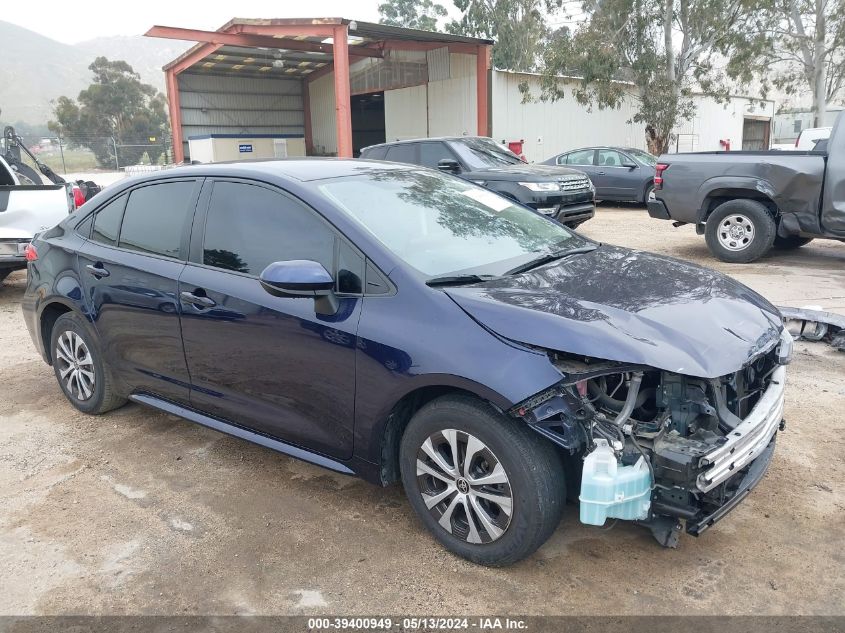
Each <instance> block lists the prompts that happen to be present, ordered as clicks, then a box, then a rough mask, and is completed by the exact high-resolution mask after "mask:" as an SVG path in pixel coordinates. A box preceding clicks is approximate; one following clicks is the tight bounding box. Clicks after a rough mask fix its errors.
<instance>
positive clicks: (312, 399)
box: [23, 159, 792, 565]
mask: <svg viewBox="0 0 845 633" xmlns="http://www.w3.org/2000/svg"><path fill="white" fill-rule="evenodd" d="M27 259H28V261H29V279H28V284H27V289H26V292H25V294H24V298H23V313H24V317H25V320H26V324H27V327H28V329H29V332H30V335H31V336H32V339H33V341H34V342H35V344H36V346H37V347H38V349H39V351H40V352H41V354H42V355H43V357H44V360H45V361H46V362H47V363H49V364H51V365H52V366H53V369H54V372H55V375H56V378H57V380H58V382H59V385H60V387H61V389H62V390H63V391H64V394H65V396H66V397H67V398H68V400H69V401H70V402H71V403H72V404H73V406H75V407H76V408H77V409H79V410H80V411H84V412H86V413H91V414H101V413H105V412H106V411H109V410H110V409H114V408H116V407H118V406H120V405H122V404H123V403H124V402H126V400H127V399H129V400H132V401H135V402H138V403H141V404H144V405H147V406H151V407H154V408H156V409H159V410H162V411H166V412H168V413H172V414H175V415H179V416H181V417H183V418H186V419H188V420H191V421H193V422H196V423H198V424H202V425H205V426H208V427H210V428H213V429H217V430H219V431H222V432H224V433H229V434H231V435H234V436H237V437H240V438H243V439H246V440H249V441H252V442H256V443H258V444H261V445H263V446H266V447H269V448H271V449H274V450H277V451H280V452H283V453H286V454H289V455H293V456H295V457H298V458H300V459H305V460H308V461H310V462H313V463H316V464H319V465H321V466H325V467H326V468H331V469H334V470H336V471H338V472H342V473H348V474H357V475H360V476H362V477H365V478H366V479H368V480H369V481H372V482H375V483H378V484H384V485H386V484H389V483H392V482H395V481H398V480H400V479H401V481H402V483H403V485H404V487H405V491H406V492H407V495H408V499H409V501H410V503H411V505H412V506H413V509H414V511H415V512H416V513H417V514H418V515H419V517H420V520H421V521H422V522H423V523H424V524H425V526H426V527H427V528H428V529H429V530H430V531H431V532H432V533H433V534H434V535H435V536H436V537H437V539H439V540H440V542H441V543H443V544H444V545H445V546H446V547H448V548H449V549H451V550H452V551H454V552H456V553H458V554H460V555H461V556H465V557H467V558H469V559H471V560H473V561H477V562H479V563H484V564H488V565H503V564H507V563H511V562H514V561H516V560H519V559H520V558H522V557H523V556H526V555H527V554H529V553H531V552H532V551H534V550H535V549H536V548H537V547H539V546H540V545H541V544H542V543H543V542H544V541H545V540H546V539H547V538H548V536H549V535H550V534H551V533H552V532H553V531H554V530H555V528H556V526H557V525H558V522H559V519H560V516H561V511H562V509H563V505H564V501H565V499H566V497H567V494H568V496H569V498H571V499H577V498H578V497H579V480H580V479H581V478H582V472H583V473H584V480H585V482H584V483H583V484H582V485H581V488H580V497H581V509H582V511H581V520H582V521H583V522H585V523H589V524H592V525H599V524H601V523H603V522H604V520H605V518H608V517H610V518H614V517H615V518H621V519H630V520H637V521H640V522H641V523H644V524H645V525H648V526H650V527H652V529H653V530H654V531H655V534H657V535H659V537H660V539H661V542H663V543H664V544H665V543H671V542H672V538H673V535H674V536H677V534H675V532H676V531H677V530H678V529H679V528H678V526H679V520H682V521H685V522H686V529H687V531H688V532H689V533H691V534H699V533H700V532H701V531H703V530H705V529H707V528H708V527H710V526H711V525H712V524H713V523H715V522H716V521H717V520H718V519H720V518H722V517H723V516H724V515H725V514H726V513H727V512H728V511H729V510H730V509H731V508H733V507H734V506H735V505H736V504H737V503H738V502H739V501H741V500H742V499H743V498H744V497H745V495H746V494H747V493H748V491H749V490H750V489H751V488H752V487H753V486H754V485H755V484H756V483H757V481H759V479H760V478H761V477H762V476H763V474H764V473H765V471H766V468H767V466H768V464H769V461H770V459H771V456H772V451H773V449H774V443H775V435H776V433H777V431H778V428H779V425H780V423H781V419H782V413H783V397H784V384H785V383H784V378H785V372H786V368H785V367H784V364H785V363H786V362H787V361H788V359H789V352H790V349H791V347H790V345H791V341H792V339H791V338H790V337H789V335H788V334H784V330H783V327H782V325H781V322H780V316H779V314H778V312H777V310H776V309H775V308H774V307H772V305H771V304H769V303H768V302H767V301H766V300H765V299H763V298H762V297H760V296H759V295H757V294H755V293H754V292H753V291H751V290H749V289H748V288H745V287H743V286H741V285H740V284H738V283H736V282H735V281H733V280H731V279H728V278H726V277H723V276H721V275H719V274H718V273H716V272H713V271H710V270H707V269H704V268H700V267H698V266H694V265H692V264H687V263H683V262H680V261H677V260H672V259H668V258H663V257H658V256H656V255H649V254H647V253H642V252H632V251H628V250H625V249H622V248H617V247H614V246H608V245H603V244H597V243H595V242H592V241H590V240H588V239H586V238H584V237H582V236H580V235H578V234H577V233H574V232H573V231H571V230H569V229H567V228H566V227H564V226H562V225H561V224H560V223H558V222H554V221H552V220H549V219H548V218H545V217H543V216H541V215H539V214H538V213H535V212H534V211H532V210H530V209H527V208H526V207H524V206H522V205H519V204H515V203H514V202H513V201H512V200H510V199H508V198H504V197H502V196H499V195H498V194H495V193H492V192H490V191H488V190H486V189H483V188H481V187H478V186H476V185H474V184H472V183H468V182H466V181H464V180H461V179H459V178H454V177H452V176H448V175H446V174H442V173H440V172H438V171H435V170H431V169H423V168H420V167H409V166H407V165H396V164H390V163H384V162H377V161H362V160H332V159H322V160H320V159H316V160H290V161H275V162H256V163H242V164H229V165H197V166H194V167H185V168H180V169H174V170H172V171H168V172H159V173H158V174H155V175H151V176H147V177H144V178H141V179H137V180H132V181H127V182H123V183H120V184H116V185H113V186H112V187H110V188H109V189H106V190H105V191H104V192H102V193H101V194H99V195H98V196H96V197H95V198H94V199H93V200H91V202H88V203H86V204H85V205H83V206H82V207H81V208H80V209H78V210H77V211H76V212H75V213H73V214H72V215H70V216H68V218H67V219H66V220H64V221H63V222H62V223H61V224H59V225H58V226H56V227H54V228H52V229H50V230H48V231H45V232H43V233H41V234H40V235H38V236H36V238H35V239H34V240H33V242H32V244H31V245H30V246H29V247H28V249H27ZM108 428H109V425H103V426H102V427H101V432H103V433H107V432H108ZM127 450H131V447H127ZM597 466H601V470H600V471H599V470H597ZM617 475H618V480H617V479H616V477H617ZM633 479H636V482H635V483H636V485H637V486H638V488H637V489H636V490H632V488H631V484H632V480H633ZM279 483H280V485H281V484H282V482H279ZM598 493H601V494H603V495H605V496H606V497H607V498H606V499H600V498H597V496H596V495H597V494H598Z"/></svg>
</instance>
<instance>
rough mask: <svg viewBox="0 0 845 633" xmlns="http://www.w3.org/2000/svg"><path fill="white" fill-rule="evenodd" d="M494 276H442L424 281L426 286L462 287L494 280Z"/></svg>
mask: <svg viewBox="0 0 845 633" xmlns="http://www.w3.org/2000/svg"><path fill="white" fill-rule="evenodd" d="M495 278H496V276H495V275H476V274H467V275H443V276H442V277H432V278H431V279H428V280H426V282H425V284H426V285H427V286H463V285H466V284H480V283H481V282H482V281H490V280H491V279H495Z"/></svg>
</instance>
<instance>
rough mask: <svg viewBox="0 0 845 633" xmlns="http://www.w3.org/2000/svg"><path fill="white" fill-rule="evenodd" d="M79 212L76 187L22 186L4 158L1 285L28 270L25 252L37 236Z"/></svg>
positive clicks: (0, 202)
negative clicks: (75, 200)
mask: <svg viewBox="0 0 845 633" xmlns="http://www.w3.org/2000/svg"><path fill="white" fill-rule="evenodd" d="M26 182H29V181H26ZM75 209H76V204H75V203H74V197H73V185H72V184H70V183H65V184H60V185H53V184H50V185H42V184H34V185H32V184H21V180H20V179H19V178H18V175H17V173H16V172H15V170H14V169H12V168H11V167H10V166H9V164H8V163H7V162H6V161H5V160H3V158H0V282H2V281H3V280H4V279H5V278H6V277H7V276H8V275H9V273H11V272H13V271H15V270H21V269H23V268H26V254H25V249H26V246H27V244H29V243H30V242H31V241H32V238H33V237H34V236H35V234H36V233H39V232H40V231H43V230H45V229H49V228H50V227H53V226H55V225H56V224H58V223H59V222H61V221H62V220H63V219H64V218H65V216H67V214H68V213H71V212H72V211H74V210H75Z"/></svg>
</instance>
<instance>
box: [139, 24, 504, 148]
mask: <svg viewBox="0 0 845 633" xmlns="http://www.w3.org/2000/svg"><path fill="white" fill-rule="evenodd" d="M146 35H147V36H149V37H161V38H167V39H177V40H186V41H194V42H196V44H195V45H194V46H193V47H192V48H190V49H189V50H188V51H186V52H185V53H184V54H182V55H181V56H179V57H178V58H177V59H175V60H174V61H172V62H170V63H169V64H167V65H166V66H165V67H164V72H165V75H166V86H167V99H168V104H169V111H170V120H171V126H172V132H173V146H174V160H175V161H176V162H182V161H183V160H184V145H183V143H184V138H183V122H182V99H181V95H180V86H179V76H180V75H181V74H182V73H185V72H186V71H191V72H192V73H197V74H200V75H203V74H204V75H208V76H211V77H213V76H217V77H223V76H225V77H230V78H231V77H240V78H262V79H266V78H274V77H276V78H284V79H285V80H293V79H296V80H299V81H301V82H302V86H303V87H304V89H303V90H301V98H302V102H303V103H302V108H301V111H302V114H303V119H304V120H303V122H302V123H303V124H302V128H303V133H304V137H305V146H306V150H307V151H308V152H309V153H310V151H311V148H312V145H313V141H312V136H313V130H312V126H311V106H310V104H309V90H308V85H309V84H310V83H311V82H313V81H316V80H317V79H319V78H320V77H324V76H326V75H328V74H333V75H334V82H333V84H334V101H335V103H334V111H335V125H336V128H337V129H336V133H337V155H338V156H342V157H351V156H352V116H351V109H350V98H351V94H352V92H351V89H350V65H351V64H355V63H356V62H358V61H360V60H363V59H368V58H371V59H385V58H386V57H388V56H390V55H391V54H393V53H398V52H403V51H417V52H419V51H423V52H426V53H429V52H431V53H434V52H435V51H438V50H444V49H445V50H446V51H447V52H448V53H449V54H463V55H474V56H475V97H476V98H475V103H476V130H475V132H476V133H477V134H479V135H483V136H486V135H488V134H489V131H490V105H489V104H490V87H489V81H490V79H489V72H490V47H491V45H492V42H491V41H490V40H483V39H477V38H469V37H463V36H457V35H450V34H445V33H435V32H429V31H419V30H414V29H405V28H399V27H393V26H387V25H384V24H374V23H369V22H359V21H355V20H348V19H344V18H290V19H288V18H281V19H242V18H235V19H232V20H230V21H229V22H228V23H226V24H225V25H224V26H222V27H221V28H220V29H218V30H217V31H202V30H196V29H186V28H180V27H171V26H153V27H152V28H151V29H150V30H149V31H147V33H146ZM426 81H427V78H426Z"/></svg>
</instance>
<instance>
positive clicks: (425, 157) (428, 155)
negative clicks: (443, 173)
mask: <svg viewBox="0 0 845 633" xmlns="http://www.w3.org/2000/svg"><path fill="white" fill-rule="evenodd" d="M444 159H451V160H455V157H454V156H453V155H452V153H451V152H450V151H449V148H448V147H446V145H445V144H444V143H421V144H420V165H423V166H424V167H432V168H435V169H436V168H437V165H438V163H439V162H440V161H441V160H444Z"/></svg>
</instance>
